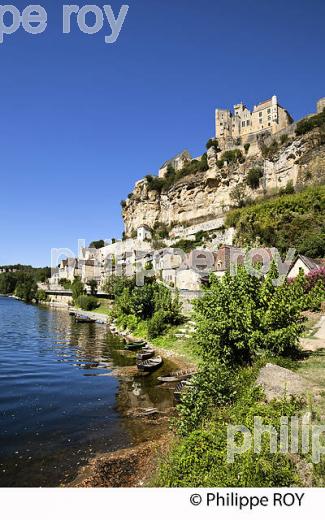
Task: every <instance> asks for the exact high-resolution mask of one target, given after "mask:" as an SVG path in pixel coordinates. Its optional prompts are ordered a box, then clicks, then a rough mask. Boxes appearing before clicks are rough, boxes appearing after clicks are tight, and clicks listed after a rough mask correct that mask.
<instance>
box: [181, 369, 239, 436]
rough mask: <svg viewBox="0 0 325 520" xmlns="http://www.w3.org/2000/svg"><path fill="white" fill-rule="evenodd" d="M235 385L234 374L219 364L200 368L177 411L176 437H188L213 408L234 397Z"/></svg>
mask: <svg viewBox="0 0 325 520" xmlns="http://www.w3.org/2000/svg"><path fill="white" fill-rule="evenodd" d="M237 383H238V377H237V374H236V373H235V372H234V371H232V370H230V369H229V368H227V367H226V366H225V365H223V364H221V363H219V362H218V361H216V360H210V361H209V362H206V363H204V364H202V366H201V367H200V369H199V371H198V373H197V374H196V375H195V376H193V378H192V379H191V387H190V388H189V389H188V390H187V391H186V390H185V391H184V392H183V394H182V396H181V403H180V405H179V406H178V407H177V411H178V413H179V418H178V420H177V422H176V425H177V430H178V433H179V434H180V435H187V434H188V433H190V432H191V431H193V430H194V429H196V428H198V427H199V426H200V424H201V423H202V420H203V419H204V418H205V417H208V416H209V415H210V414H211V412H212V411H213V410H214V409H215V407H216V406H225V405H226V404H229V403H230V402H231V401H232V400H233V399H234V397H235V395H236V390H237Z"/></svg>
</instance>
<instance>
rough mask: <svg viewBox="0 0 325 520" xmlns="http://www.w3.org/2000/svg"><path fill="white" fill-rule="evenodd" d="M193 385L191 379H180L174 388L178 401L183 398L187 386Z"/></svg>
mask: <svg viewBox="0 0 325 520" xmlns="http://www.w3.org/2000/svg"><path fill="white" fill-rule="evenodd" d="M190 386H191V383H190V381H188V380H186V379H183V380H182V381H179V383H178V384H177V385H176V388H175V390H174V397H175V400H176V401H177V402H179V401H180V399H181V394H182V392H183V391H184V390H185V388H189V387H190Z"/></svg>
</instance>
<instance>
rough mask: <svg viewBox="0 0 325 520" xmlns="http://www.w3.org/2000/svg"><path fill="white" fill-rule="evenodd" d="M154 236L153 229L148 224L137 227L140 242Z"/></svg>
mask: <svg viewBox="0 0 325 520" xmlns="http://www.w3.org/2000/svg"><path fill="white" fill-rule="evenodd" d="M151 238H152V234H151V230H150V228H149V227H148V226H146V224H143V225H142V226H139V227H138V229H137V240H139V242H145V241H150V240H151Z"/></svg>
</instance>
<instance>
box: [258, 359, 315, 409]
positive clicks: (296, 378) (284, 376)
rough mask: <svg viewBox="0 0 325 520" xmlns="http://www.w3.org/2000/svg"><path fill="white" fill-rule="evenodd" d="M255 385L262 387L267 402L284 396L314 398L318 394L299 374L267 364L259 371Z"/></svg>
mask: <svg viewBox="0 0 325 520" xmlns="http://www.w3.org/2000/svg"><path fill="white" fill-rule="evenodd" d="M257 384H258V385H261V386H262V387H263V389H264V392H265V396H266V400H267V401H271V400H272V399H276V398H278V399H281V398H282V397H285V396H299V395H300V396H306V395H307V394H309V393H312V394H313V395H314V397H315V394H317V393H318V392H317V389H316V387H315V386H313V385H312V384H310V383H309V381H307V380H306V379H305V378H303V377H301V376H300V375H299V374H296V373H295V372H292V371H291V370H288V369H287V368H283V367H280V366H278V365H273V364H272V363H267V365H265V367H263V368H262V369H261V371H260V374H259V376H258V378H257Z"/></svg>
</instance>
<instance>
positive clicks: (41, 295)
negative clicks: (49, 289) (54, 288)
mask: <svg viewBox="0 0 325 520" xmlns="http://www.w3.org/2000/svg"><path fill="white" fill-rule="evenodd" d="M36 300H37V301H38V302H45V301H46V300H47V294H46V292H45V291H44V290H43V289H38V291H37V293H36Z"/></svg>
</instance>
